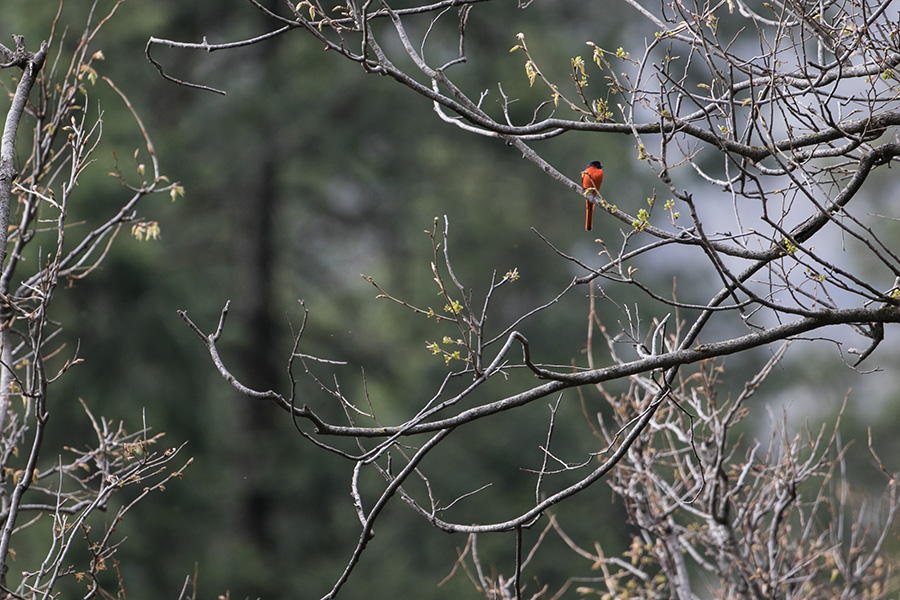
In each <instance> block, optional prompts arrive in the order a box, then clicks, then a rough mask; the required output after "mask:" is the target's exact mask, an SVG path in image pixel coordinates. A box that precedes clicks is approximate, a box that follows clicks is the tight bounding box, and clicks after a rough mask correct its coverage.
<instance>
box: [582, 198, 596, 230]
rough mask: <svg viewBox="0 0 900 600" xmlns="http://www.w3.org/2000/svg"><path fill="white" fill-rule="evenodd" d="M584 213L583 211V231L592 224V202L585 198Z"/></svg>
mask: <svg viewBox="0 0 900 600" xmlns="http://www.w3.org/2000/svg"><path fill="white" fill-rule="evenodd" d="M584 203H585V205H586V206H585V213H584V229H585V231H590V230H591V227H593V225H594V203H593V202H591V201H590V200H585V201H584Z"/></svg>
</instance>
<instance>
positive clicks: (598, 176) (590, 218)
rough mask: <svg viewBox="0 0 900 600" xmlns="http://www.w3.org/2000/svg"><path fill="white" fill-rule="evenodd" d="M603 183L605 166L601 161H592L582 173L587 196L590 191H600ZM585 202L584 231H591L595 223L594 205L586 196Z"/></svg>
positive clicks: (582, 181)
mask: <svg viewBox="0 0 900 600" xmlns="http://www.w3.org/2000/svg"><path fill="white" fill-rule="evenodd" d="M601 183H603V165H601V164H600V161H599V160H592V161H591V162H589V163H588V166H586V167H585V168H584V171H582V172H581V186H582V187H583V188H584V191H585V194H587V192H588V190H594V191H595V192H596V191H598V190H599V189H600V184H601ZM584 202H585V215H584V229H585V230H586V231H590V230H591V227H592V226H593V223H594V203H593V202H591V200H590V199H589V198H587V196H585V199H584Z"/></svg>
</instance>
